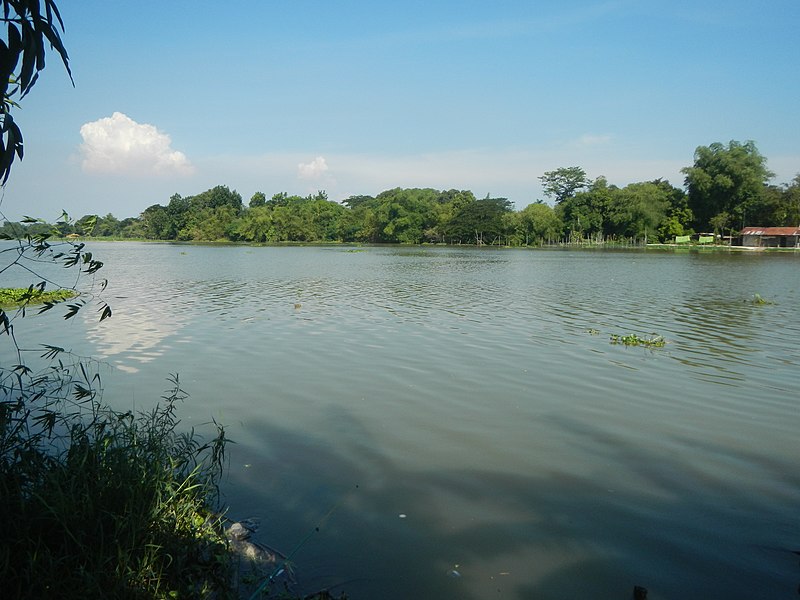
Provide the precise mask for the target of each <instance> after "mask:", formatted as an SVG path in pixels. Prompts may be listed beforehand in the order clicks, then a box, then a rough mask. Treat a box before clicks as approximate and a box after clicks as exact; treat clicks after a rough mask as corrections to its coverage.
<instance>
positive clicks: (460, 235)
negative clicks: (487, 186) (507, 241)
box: [448, 196, 512, 246]
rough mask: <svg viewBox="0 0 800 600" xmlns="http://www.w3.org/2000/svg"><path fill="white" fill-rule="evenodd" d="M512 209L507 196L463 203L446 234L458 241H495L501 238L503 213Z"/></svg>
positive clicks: (473, 242) (489, 242)
mask: <svg viewBox="0 0 800 600" xmlns="http://www.w3.org/2000/svg"><path fill="white" fill-rule="evenodd" d="M511 210H512V205H511V202H510V201H509V200H508V199H507V198H490V197H488V196H487V197H486V198H484V199H482V200H476V201H475V202H470V203H468V204H465V205H464V206H463V208H461V210H459V211H458V212H457V213H456V215H455V216H454V217H453V219H452V221H451V223H450V227H449V231H448V236H449V237H450V238H451V240H455V241H458V243H467V244H476V245H478V246H481V245H483V244H493V243H497V242H498V241H500V240H501V239H502V238H503V233H504V223H503V214H505V213H507V212H509V211H511Z"/></svg>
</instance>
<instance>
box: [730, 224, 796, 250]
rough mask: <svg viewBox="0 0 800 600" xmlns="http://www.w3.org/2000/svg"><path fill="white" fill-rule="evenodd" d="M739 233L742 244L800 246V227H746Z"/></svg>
mask: <svg viewBox="0 0 800 600" xmlns="http://www.w3.org/2000/svg"><path fill="white" fill-rule="evenodd" d="M739 235H740V236H741V240H742V246H749V247H752V248H800V227H745V228H744V229H742V230H741V231H740V232H739Z"/></svg>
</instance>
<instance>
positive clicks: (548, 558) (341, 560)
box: [229, 408, 800, 600]
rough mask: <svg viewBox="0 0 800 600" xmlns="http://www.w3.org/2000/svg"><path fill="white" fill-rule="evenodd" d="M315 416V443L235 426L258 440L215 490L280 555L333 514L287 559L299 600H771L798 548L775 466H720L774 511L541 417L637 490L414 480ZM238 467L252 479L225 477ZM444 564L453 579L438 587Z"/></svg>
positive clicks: (659, 459) (779, 593)
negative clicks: (645, 598) (752, 481)
mask: <svg viewBox="0 0 800 600" xmlns="http://www.w3.org/2000/svg"><path fill="white" fill-rule="evenodd" d="M323 417H324V418H325V420H326V422H327V423H329V432H330V435H329V436H328V437H327V438H325V439H321V438H314V437H311V436H307V435H305V434H298V433H294V432H289V431H286V430H283V429H281V428H279V427H276V426H274V425H273V424H272V423H273V422H274V421H273V420H272V419H269V418H265V419H264V420H263V421H262V422H253V421H250V422H248V424H247V430H248V431H250V432H253V431H258V432H259V435H258V439H259V440H260V441H258V442H256V443H253V444H250V445H248V446H239V447H237V448H235V449H234V450H233V453H232V455H233V459H232V460H233V464H234V466H233V467H232V469H233V474H232V478H233V479H234V481H232V482H231V484H230V486H229V489H230V490H231V496H236V499H234V498H232V497H229V500H231V501H232V502H233V510H234V511H237V510H244V511H249V510H253V511H263V512H262V516H264V521H265V527H264V534H263V535H264V536H265V538H269V539H268V540H266V539H265V541H268V542H269V543H271V544H275V545H276V546H278V547H279V549H280V546H281V545H283V546H287V547H291V546H293V545H294V544H295V543H296V541H297V540H298V539H299V538H301V537H302V536H303V535H304V532H305V531H307V530H308V529H310V528H312V527H314V526H315V524H316V523H317V522H318V521H319V520H320V518H321V516H323V515H324V514H325V513H326V512H327V511H328V510H329V509H330V508H331V507H332V506H335V505H338V506H337V509H336V513H335V515H334V516H333V517H332V518H331V519H330V520H329V521H327V522H326V523H325V525H324V527H322V528H321V530H320V532H319V533H318V534H317V535H316V537H313V538H312V539H311V540H310V541H309V542H308V544H307V546H306V547H305V548H303V550H302V552H300V553H298V555H297V557H296V561H297V563H298V569H299V573H300V580H301V583H302V584H303V585H304V586H306V587H308V589H309V590H312V589H319V588H320V587H328V586H337V585H340V584H342V585H341V589H344V590H345V591H347V592H348V594H349V595H350V597H351V598H373V597H382V598H389V599H391V598H409V597H413V598H465V599H468V600H469V599H472V598H474V599H476V600H477V599H483V598H487V597H503V598H531V599H534V598H535V599H537V600H543V599H544V600H546V599H549V598H553V599H556V598H558V599H563V598H620V599H622V598H626V599H627V598H630V597H631V592H632V589H633V586H634V585H643V586H645V587H647V588H648V589H649V590H650V595H649V597H650V598H651V599H656V600H657V599H658V598H688V599H692V598H697V599H700V598H702V599H706V598H734V599H735V598H742V599H744V598H748V599H749V598H753V597H783V596H784V595H786V590H788V589H792V587H793V585H794V583H793V581H794V577H795V576H796V568H795V567H796V564H795V560H794V559H795V557H794V555H793V554H791V552H789V551H788V550H787V549H790V548H791V547H792V543H793V542H796V540H797V536H798V531H797V529H796V527H794V523H795V519H794V517H793V514H794V513H793V507H794V506H796V503H797V500H798V497H797V489H798V488H800V478H798V476H797V475H792V474H791V473H792V472H793V471H792V470H791V469H790V468H789V465H786V464H782V463H780V462H779V461H774V462H773V461H770V460H766V459H764V458H762V457H758V456H751V455H749V454H747V453H746V451H742V452H741V453H739V454H738V455H736V456H733V457H732V460H736V461H752V462H755V463H758V466H759V468H763V470H764V472H765V478H770V477H771V478H773V479H776V480H779V481H781V482H783V483H784V484H785V486H786V490H785V493H784V495H783V496H780V495H778V496H776V495H775V494H762V493H761V492H760V491H759V490H755V489H745V488H742V487H739V486H737V485H735V484H732V483H730V482H729V481H728V482H725V481H722V480H721V479H719V480H709V479H707V478H706V477H704V476H703V474H702V473H700V472H696V471H693V470H692V469H691V468H688V469H687V467H686V465H684V464H682V463H681V462H680V460H679V459H675V460H673V459H671V458H670V456H669V455H668V454H667V455H665V454H663V453H658V452H655V451H652V452H651V451H649V450H647V449H646V448H645V449H643V448H641V447H633V446H632V445H626V444H625V442H622V443H621V442H620V440H619V439H618V438H616V437H614V436H610V435H608V434H607V433H604V432H602V431H601V430H600V429H595V428H593V427H592V426H591V425H586V424H583V423H579V422H576V421H571V420H569V419H566V418H564V419H557V418H553V419H552V423H551V425H552V426H553V427H555V428H560V429H561V430H563V431H564V432H565V433H567V434H569V435H580V436H585V438H586V439H587V440H590V441H589V442H587V443H592V444H596V445H599V446H600V447H605V448H606V449H607V452H608V453H609V454H618V453H632V454H635V455H637V456H638V460H637V461H636V462H635V463H634V464H635V465H637V466H634V467H633V470H632V472H631V473H630V476H631V478H632V479H634V480H636V481H640V482H641V483H640V485H639V486H638V488H639V489H640V491H634V492H631V491H623V490H613V489H608V487H607V486H606V485H604V484H603V482H602V481H596V480H593V479H592V478H591V476H590V475H589V476H576V475H572V474H568V473H564V472H559V471H557V470H553V471H551V472H547V471H543V472H538V473H531V474H530V475H529V476H521V475H516V474H507V473H502V472H488V471H485V470H477V469H476V470H472V469H470V468H469V466H468V465H465V466H464V468H462V469H459V470H450V469H447V470H432V471H425V470H424V469H423V470H421V471H416V470H414V471H412V470H408V469H403V468H400V467H398V466H397V463H396V462H394V461H392V460H391V459H389V458H388V457H386V456H384V455H382V454H381V453H380V452H379V451H378V450H376V447H377V446H378V444H377V442H376V441H375V440H374V439H371V436H370V434H369V433H368V432H367V431H366V430H365V429H364V428H363V427H362V426H361V424H360V423H359V421H358V420H357V419H356V418H355V417H354V416H353V415H352V414H351V413H349V412H346V411H344V410H343V409H340V408H336V409H331V410H330V411H328V412H327V414H325V415H323ZM707 446H708V447H707V448H703V449H702V450H703V451H705V452H719V453H723V452H730V451H729V449H728V448H721V447H720V448H716V447H713V444H711V443H709V444H708V445H707ZM237 454H238V456H237ZM244 461H248V462H251V464H252V466H251V467H250V468H248V469H246V470H244V471H239V472H237V468H236V464H237V463H240V462H244ZM264 478H267V479H268V481H266V482H265V481H264ZM356 485H358V488H357V489H356V487H355V486H356ZM776 498H780V501H776ZM401 513H402V514H404V515H406V518H399V515H400V514H401ZM270 532H271V533H270ZM455 565H458V568H457V571H458V574H459V575H460V576H458V577H453V576H448V573H450V572H451V571H452V570H454V566H455ZM337 589H338V588H337Z"/></svg>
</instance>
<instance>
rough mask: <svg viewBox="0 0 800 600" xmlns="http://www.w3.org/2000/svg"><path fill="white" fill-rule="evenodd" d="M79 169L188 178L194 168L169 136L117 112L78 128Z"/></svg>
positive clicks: (91, 171) (95, 171) (92, 171)
mask: <svg viewBox="0 0 800 600" xmlns="http://www.w3.org/2000/svg"><path fill="white" fill-rule="evenodd" d="M81 137H82V138H83V143H82V144H81V146H80V151H81V155H82V157H83V161H82V163H81V166H82V168H83V170H84V171H87V172H89V173H112V174H123V175H191V174H192V173H193V172H194V167H193V166H192V164H191V163H190V162H189V159H188V158H186V155H185V154H183V152H178V151H177V150H173V149H172V147H171V146H172V140H171V139H170V137H169V136H168V135H167V134H166V133H163V132H161V131H159V130H158V129H157V128H156V127H155V126H154V125H148V124H146V123H137V122H136V121H134V120H133V119H131V118H130V117H128V116H127V115H125V114H123V113H121V112H115V113H114V114H113V115H111V116H110V117H105V118H103V119H98V120H97V121H92V122H90V123H86V124H84V125H83V126H81Z"/></svg>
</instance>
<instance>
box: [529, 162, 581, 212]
mask: <svg viewBox="0 0 800 600" xmlns="http://www.w3.org/2000/svg"><path fill="white" fill-rule="evenodd" d="M539 179H540V181H541V182H542V188H543V191H544V195H545V196H547V197H548V198H553V200H554V201H555V203H556V204H561V203H562V202H563V201H564V200H566V199H567V198H571V197H572V196H574V195H575V193H576V192H578V191H580V190H584V189H586V188H588V187H589V186H590V185H591V183H592V182H591V181H590V180H589V178H588V177H587V176H586V171H584V170H583V169H582V168H580V167H561V168H560V169H556V170H555V171H547V172H546V173H545V174H544V175H542V176H541V177H539Z"/></svg>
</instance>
